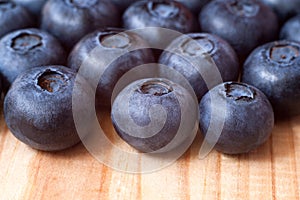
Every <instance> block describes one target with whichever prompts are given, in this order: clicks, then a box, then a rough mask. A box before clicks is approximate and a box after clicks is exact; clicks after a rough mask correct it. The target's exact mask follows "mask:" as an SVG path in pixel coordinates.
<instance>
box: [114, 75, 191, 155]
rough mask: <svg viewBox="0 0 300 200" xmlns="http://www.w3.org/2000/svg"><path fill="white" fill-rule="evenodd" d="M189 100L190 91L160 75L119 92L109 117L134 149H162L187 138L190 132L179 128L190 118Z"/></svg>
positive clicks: (146, 150) (175, 144)
mask: <svg viewBox="0 0 300 200" xmlns="http://www.w3.org/2000/svg"><path fill="white" fill-rule="evenodd" d="M181 103H182V104H181ZM191 104H193V100H192V98H191V96H190V93H189V92H188V91H187V90H186V89H184V88H183V87H181V86H180V85H178V84H175V83H173V82H171V81H169V80H167V79H161V78H150V79H141V80H138V81H135V82H133V83H131V84H130V85H128V86H127V87H126V88H125V89H124V90H122V91H121V92H120V93H119V95H118V96H117V97H116V99H115V101H114V103H113V106H112V112H111V118H112V122H113V125H114V128H115V130H116V132H117V133H118V135H119V136H120V137H121V138H122V139H123V140H124V141H125V142H127V143H128V144H129V145H131V146H132V147H134V148H135V149H137V150H139V151H141V152H154V151H156V152H162V151H163V152H165V151H169V150H172V149H173V148H175V147H176V146H178V145H180V144H181V143H182V142H184V141H185V140H186V139H187V138H189V134H190V132H189V134H180V133H178V130H179V126H180V125H181V124H183V123H185V121H190V120H191V118H189V117H191V115H192V111H191V110H190V107H191ZM155 107H156V108H155ZM161 107H163V108H161ZM159 108H161V109H159ZM162 109H163V111H162ZM184 114H187V115H184ZM182 115H184V117H182Z"/></svg>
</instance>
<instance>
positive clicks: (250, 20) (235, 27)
mask: <svg viewBox="0 0 300 200" xmlns="http://www.w3.org/2000/svg"><path fill="white" fill-rule="evenodd" d="M199 21H200V26H201V28H202V31H204V32H209V33H213V34H216V35H218V36H220V37H222V38H223V39H225V40H227V41H228V42H229V43H230V44H231V45H232V47H233V48H234V49H235V50H236V52H237V54H238V57H239V58H240V61H241V62H243V61H244V60H245V59H246V57H247V55H248V54H249V53H250V52H251V51H252V50H253V49H254V48H255V47H256V46H258V45H261V44H263V43H266V42H269V41H272V40H275V39H276V38H277V37H278V20H277V17H276V15H275V14H274V12H273V11H272V10H271V8H269V7H267V6H265V5H264V4H262V3H261V2H259V1H257V0H213V1H211V2H210V3H208V4H207V5H206V6H205V7H204V8H203V10H202V11H201V13H200V15H199Z"/></svg>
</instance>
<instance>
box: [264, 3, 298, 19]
mask: <svg viewBox="0 0 300 200" xmlns="http://www.w3.org/2000/svg"><path fill="white" fill-rule="evenodd" d="M261 1H262V2H263V3H264V4H266V5H268V6H270V7H271V8H272V9H273V10H274V11H275V13H276V14H277V16H278V18H279V20H280V22H284V21H285V20H286V19H288V18H290V17H292V16H294V15H296V14H297V13H300V1H299V0H261Z"/></svg>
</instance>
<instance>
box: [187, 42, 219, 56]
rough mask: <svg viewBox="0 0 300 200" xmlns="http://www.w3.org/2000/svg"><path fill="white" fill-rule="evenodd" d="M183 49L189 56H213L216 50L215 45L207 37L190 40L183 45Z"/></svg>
mask: <svg viewBox="0 0 300 200" xmlns="http://www.w3.org/2000/svg"><path fill="white" fill-rule="evenodd" d="M181 49H182V51H183V53H184V54H186V55H188V56H199V55H202V54H204V53H208V54H211V53H212V52H213V50H214V49H215V46H214V43H213V42H212V41H211V40H209V39H208V38H205V37H196V38H193V39H191V38H189V39H188V40H186V41H185V42H183V43H182V45H181Z"/></svg>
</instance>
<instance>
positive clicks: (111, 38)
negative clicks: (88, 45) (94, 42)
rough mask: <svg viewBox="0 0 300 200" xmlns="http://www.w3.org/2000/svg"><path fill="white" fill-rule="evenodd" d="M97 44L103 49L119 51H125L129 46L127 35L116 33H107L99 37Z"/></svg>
mask: <svg viewBox="0 0 300 200" xmlns="http://www.w3.org/2000/svg"><path fill="white" fill-rule="evenodd" d="M99 42H100V44H101V45H102V46H104V47H107V48H119V49H125V48H127V47H128V46H129V45H130V44H131V41H130V38H129V37H128V35H126V34H123V33H118V32H109V33H105V34H102V35H100V36H99Z"/></svg>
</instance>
